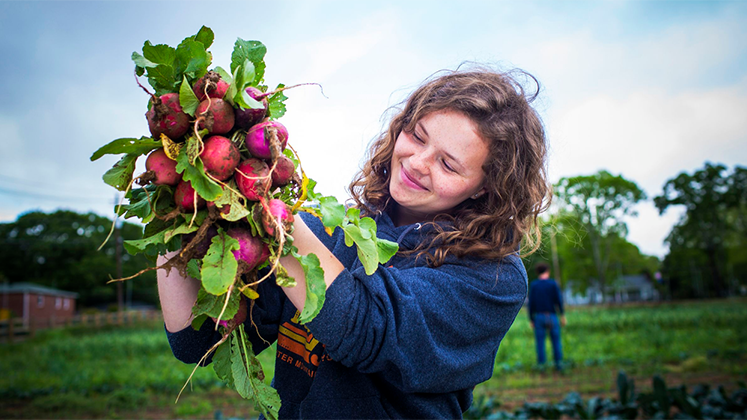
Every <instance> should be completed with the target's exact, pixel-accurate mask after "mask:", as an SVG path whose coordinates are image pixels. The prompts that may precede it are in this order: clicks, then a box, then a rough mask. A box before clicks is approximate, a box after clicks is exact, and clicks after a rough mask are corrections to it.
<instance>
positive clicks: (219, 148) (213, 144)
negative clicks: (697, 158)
mask: <svg viewBox="0 0 747 420" xmlns="http://www.w3.org/2000/svg"><path fill="white" fill-rule="evenodd" d="M200 159H202V164H203V165H204V166H205V172H207V173H209V174H210V175H212V176H214V177H215V178H217V179H218V180H220V181H225V180H226V179H228V178H230V177H231V175H233V172H234V171H235V170H236V166H238V164H239V161H240V160H241V155H240V154H239V148H238V147H236V145H235V144H233V142H231V140H230V139H228V138H226V137H223V136H211V137H208V138H207V140H205V148H204V149H203V150H202V153H200Z"/></svg>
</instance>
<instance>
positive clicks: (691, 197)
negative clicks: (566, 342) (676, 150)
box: [525, 162, 747, 299]
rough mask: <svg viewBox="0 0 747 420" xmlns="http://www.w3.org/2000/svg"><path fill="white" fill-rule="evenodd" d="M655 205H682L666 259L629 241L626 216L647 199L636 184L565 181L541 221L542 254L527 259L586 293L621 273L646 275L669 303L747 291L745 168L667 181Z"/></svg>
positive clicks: (602, 177) (598, 178)
mask: <svg viewBox="0 0 747 420" xmlns="http://www.w3.org/2000/svg"><path fill="white" fill-rule="evenodd" d="M662 190H663V191H662V193H661V195H658V196H656V197H653V203H654V205H655V206H656V208H657V209H658V211H659V214H664V213H665V212H666V211H668V210H671V209H672V208H676V207H679V208H682V209H684V212H683V214H682V216H681V218H680V220H679V221H678V222H677V223H676V224H675V226H673V228H672V230H671V231H670V233H669V235H668V236H667V238H666V240H665V242H666V244H667V245H668V246H669V252H668V254H667V255H666V256H665V257H664V259H663V260H662V261H659V259H658V258H656V257H653V256H647V255H644V254H642V253H641V252H640V250H639V249H638V248H637V247H636V246H635V245H633V244H631V243H630V242H628V241H627V239H626V238H627V234H628V227H627V224H626V223H625V218H626V217H635V216H636V213H635V205H636V204H638V203H640V202H641V201H643V200H646V199H647V196H646V193H645V192H644V191H643V190H642V189H641V188H640V187H639V186H638V185H637V184H636V183H635V182H633V181H631V180H627V179H625V178H623V177H622V176H621V175H617V176H616V175H612V174H610V173H609V172H608V171H605V170H601V171H599V172H597V173H596V174H593V175H582V176H576V177H564V178H561V179H560V180H559V181H558V182H557V183H556V184H555V185H554V189H553V191H554V197H553V206H552V208H551V211H550V212H548V214H547V215H546V216H545V217H544V218H543V219H542V223H543V228H542V231H543V239H542V243H541V246H540V248H539V251H538V252H537V253H535V254H533V255H531V256H529V257H528V258H525V265H526V267H527V270H528V271H529V273H530V277H531V275H532V272H531V271H530V270H531V269H532V268H533V267H534V265H536V264H537V263H538V262H540V261H543V262H549V263H550V265H551V266H553V267H554V268H555V275H556V277H558V278H560V279H561V281H562V280H573V281H574V285H575V286H576V287H577V288H578V289H579V291H580V290H584V289H586V288H587V287H589V286H591V285H596V286H598V287H599V288H600V289H602V290H604V289H605V287H606V286H608V285H609V284H610V282H611V281H613V280H615V279H618V278H620V277H621V276H623V275H635V274H643V275H645V276H646V277H648V278H649V279H650V280H651V281H653V282H654V284H655V285H656V286H657V288H658V289H659V290H660V291H661V292H662V293H663V294H664V296H666V297H668V298H671V299H692V298H711V297H724V296H729V295H735V294H739V293H743V291H744V289H745V287H746V286H747V278H745V275H744V274H743V273H745V271H746V270H747V248H746V247H745V245H747V244H746V243H745V242H746V241H747V168H744V167H741V166H736V167H734V168H733V169H732V170H729V169H728V168H727V167H726V166H724V165H721V164H713V163H708V162H707V163H705V166H704V167H703V168H701V169H698V170H695V171H694V172H693V173H687V172H681V173H679V174H678V175H677V176H675V177H674V178H671V179H669V180H667V181H666V183H665V184H664V187H663V189H662Z"/></svg>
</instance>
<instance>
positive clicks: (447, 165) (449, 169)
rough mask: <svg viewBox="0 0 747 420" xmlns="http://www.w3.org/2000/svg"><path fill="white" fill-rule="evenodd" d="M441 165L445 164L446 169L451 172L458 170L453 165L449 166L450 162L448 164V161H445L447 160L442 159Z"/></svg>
mask: <svg viewBox="0 0 747 420" xmlns="http://www.w3.org/2000/svg"><path fill="white" fill-rule="evenodd" d="M441 164H443V165H444V168H445V169H446V170H447V171H449V172H456V170H454V168H453V167H452V166H451V165H449V162H447V161H445V160H443V159H442V160H441Z"/></svg>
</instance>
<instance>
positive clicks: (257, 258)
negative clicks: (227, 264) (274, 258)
mask: <svg viewBox="0 0 747 420" xmlns="http://www.w3.org/2000/svg"><path fill="white" fill-rule="evenodd" d="M226 233H228V236H230V237H232V238H234V239H236V240H237V241H239V249H238V250H237V251H233V256H234V257H235V258H236V261H243V262H245V263H246V265H247V266H248V270H251V269H253V268H254V267H256V266H258V265H260V264H262V263H263V262H265V261H267V258H269V257H270V249H269V248H268V247H267V244H265V243H264V242H262V240H260V239H259V237H257V236H252V232H251V231H250V230H249V229H244V228H239V227H235V228H231V229H228V232H226Z"/></svg>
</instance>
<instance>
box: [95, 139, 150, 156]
mask: <svg viewBox="0 0 747 420" xmlns="http://www.w3.org/2000/svg"><path fill="white" fill-rule="evenodd" d="M161 146H162V145H161V142H160V141H158V140H153V139H152V138H150V137H140V138H139V139H136V138H130V137H128V138H121V139H116V140H112V141H111V142H109V143H107V144H106V145H104V146H102V147H100V148H99V149H98V150H96V151H95V152H93V154H92V155H91V162H93V161H95V160H98V159H99V158H101V157H102V156H104V155H121V154H123V153H126V154H130V155H136V156H140V155H144V154H147V153H149V152H150V151H152V150H155V149H158V148H159V147H161Z"/></svg>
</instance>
